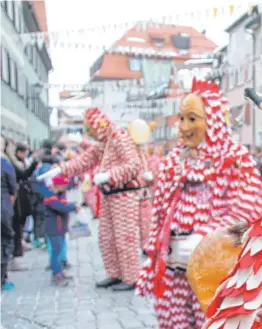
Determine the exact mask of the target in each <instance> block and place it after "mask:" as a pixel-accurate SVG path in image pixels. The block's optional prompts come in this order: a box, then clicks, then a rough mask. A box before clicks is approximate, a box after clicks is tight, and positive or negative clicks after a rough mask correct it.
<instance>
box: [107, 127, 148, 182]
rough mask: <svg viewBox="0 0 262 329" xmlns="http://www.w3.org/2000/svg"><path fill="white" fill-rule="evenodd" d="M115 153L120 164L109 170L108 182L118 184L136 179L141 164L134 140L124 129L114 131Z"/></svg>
mask: <svg viewBox="0 0 262 329" xmlns="http://www.w3.org/2000/svg"><path fill="white" fill-rule="evenodd" d="M114 141H115V144H114V145H115V150H114V151H115V155H116V156H117V157H118V158H119V159H121V165H117V166H113V167H112V168H111V169H110V170H109V176H110V184H112V185H114V186H119V185H121V184H126V183H128V182H130V181H131V180H133V179H136V178H137V176H138V174H139V171H140V170H141V167H142V164H141V160H140V159H139V155H138V152H137V149H136V145H135V144H134V141H133V140H132V139H131V137H130V136H129V134H128V132H127V131H125V130H124V129H122V130H120V131H118V132H116V133H115V136H114Z"/></svg>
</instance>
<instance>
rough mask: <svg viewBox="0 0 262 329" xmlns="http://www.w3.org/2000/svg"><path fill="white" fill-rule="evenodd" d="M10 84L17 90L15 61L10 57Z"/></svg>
mask: <svg viewBox="0 0 262 329" xmlns="http://www.w3.org/2000/svg"><path fill="white" fill-rule="evenodd" d="M9 60H10V86H11V88H12V89H13V90H15V91H17V68H16V64H15V62H14V61H13V60H12V59H11V58H10V59H9Z"/></svg>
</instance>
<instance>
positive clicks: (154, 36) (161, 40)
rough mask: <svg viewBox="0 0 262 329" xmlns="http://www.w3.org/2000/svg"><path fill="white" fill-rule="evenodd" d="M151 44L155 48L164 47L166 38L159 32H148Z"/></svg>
mask: <svg viewBox="0 0 262 329" xmlns="http://www.w3.org/2000/svg"><path fill="white" fill-rule="evenodd" d="M149 36H150V39H151V42H152V45H153V46H154V47H156V48H161V47H164V46H165V44H166V39H165V37H163V35H161V34H159V33H150V34H149Z"/></svg>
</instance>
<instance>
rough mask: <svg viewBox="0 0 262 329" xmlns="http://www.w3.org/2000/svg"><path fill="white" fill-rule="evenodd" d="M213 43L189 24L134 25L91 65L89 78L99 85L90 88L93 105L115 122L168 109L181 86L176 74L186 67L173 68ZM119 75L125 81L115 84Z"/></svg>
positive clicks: (171, 109)
mask: <svg viewBox="0 0 262 329" xmlns="http://www.w3.org/2000/svg"><path fill="white" fill-rule="evenodd" d="M215 48H216V45H215V44H214V43H213V42H212V41H211V40H209V39H208V38H207V37H206V36H205V35H204V34H202V33H200V32H198V31H197V30H195V29H194V28H192V27H187V26H172V25H164V24H163V25H158V26H156V25H154V24H151V25H150V23H149V24H147V26H146V27H144V28H141V27H139V26H135V27H134V28H132V29H130V30H129V31H127V32H126V33H125V34H124V35H123V37H122V38H121V39H120V40H118V41H116V42H115V44H114V45H113V47H112V51H109V52H106V53H104V54H103V55H102V56H100V57H99V58H98V59H97V60H96V61H95V62H94V64H93V65H92V67H91V68H90V77H91V81H92V82H97V83H98V84H99V85H100V86H101V85H102V91H100V92H99V93H96V94H93V97H92V101H93V105H94V106H99V107H102V108H103V109H104V111H106V112H107V113H108V114H109V115H110V116H111V117H112V118H113V120H114V121H117V122H129V121H130V120H132V119H135V118H137V117H141V118H143V119H146V120H152V119H153V118H154V117H156V116H157V117H159V116H161V115H162V116H168V115H172V114H173V113H175V111H176V109H177V106H176V99H177V97H178V90H179V88H180V87H179V86H178V84H177V82H178V81H177V78H178V77H180V78H181V75H183V74H185V73H186V72H180V73H181V74H180V75H178V74H177V73H178V71H181V70H182V71H183V69H184V63H185V62H186V61H188V60H189V59H192V58H202V57H203V56H207V54H210V53H212V52H213V50H214V49H215ZM118 81H119V82H123V81H126V82H127V83H126V86H124V88H122V87H119V86H118V83H117V82H118ZM139 81H143V84H141V85H139ZM136 82H138V83H137V84H136Z"/></svg>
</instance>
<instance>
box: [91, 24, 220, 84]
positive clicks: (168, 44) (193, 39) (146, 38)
mask: <svg viewBox="0 0 262 329" xmlns="http://www.w3.org/2000/svg"><path fill="white" fill-rule="evenodd" d="M180 33H185V34H187V35H188V36H189V37H190V43H191V44H190V49H189V52H188V53H187V54H183V53H181V52H180V50H179V49H177V48H175V47H174V46H173V44H172V41H171V37H172V36H175V35H177V34H180ZM152 38H153V39H164V40H165V45H164V47H157V46H156V45H154V44H153V42H152ZM118 47H125V48H133V49H136V48H137V49H138V48H139V49H151V50H153V51H156V52H157V51H158V52H159V51H160V52H163V51H169V53H170V52H171V51H172V52H173V53H174V56H173V57H172V58H170V60H173V61H174V62H175V63H181V64H182V63H183V62H184V61H185V60H189V59H191V58H199V55H205V54H207V53H211V52H213V51H214V50H215V49H216V47H217V46H216V44H215V43H214V42H213V41H211V40H210V39H208V38H207V37H206V36H205V35H204V34H202V33H200V32H198V31H197V30H196V29H194V28H193V27H188V26H171V25H162V26H157V27H150V26H149V25H148V27H147V28H146V29H144V30H142V29H141V28H139V27H138V26H137V27H134V28H132V29H130V30H129V31H127V32H126V33H125V34H124V35H123V37H122V38H120V40H118V41H116V42H115V44H114V45H113V47H112V48H118ZM130 56H134V55H132V53H131V52H130V53H128V52H126V53H125V54H118V53H117V54H110V53H105V54H104V58H103V61H102V63H101V66H100V68H99V69H98V70H97V71H96V73H95V74H94V75H93V77H91V79H95V80H99V79H140V78H141V72H134V71H131V70H130V69H129V57H130ZM154 58H161V57H158V56H157V55H156V56H155V57H154Z"/></svg>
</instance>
